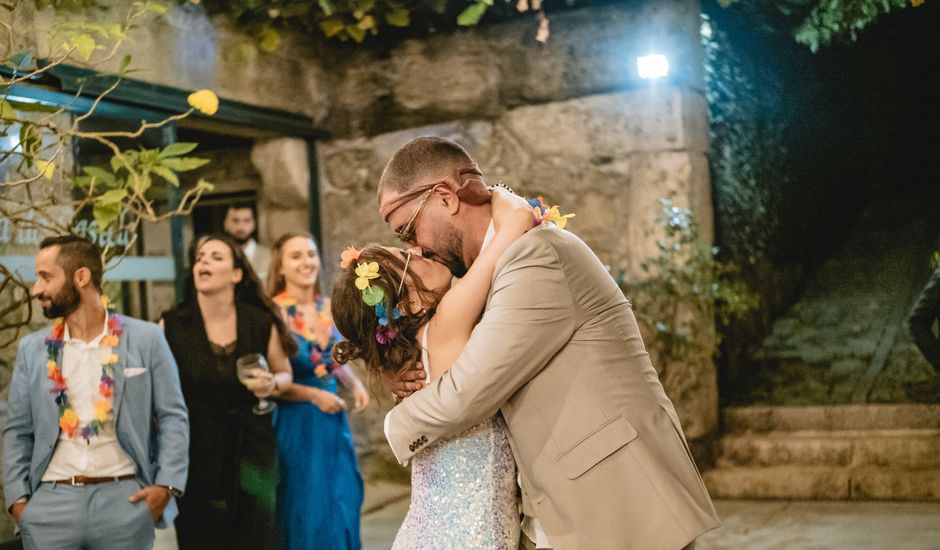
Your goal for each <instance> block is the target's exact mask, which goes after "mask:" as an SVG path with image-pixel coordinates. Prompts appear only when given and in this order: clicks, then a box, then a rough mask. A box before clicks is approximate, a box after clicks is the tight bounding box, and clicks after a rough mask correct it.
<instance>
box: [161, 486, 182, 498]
mask: <svg viewBox="0 0 940 550" xmlns="http://www.w3.org/2000/svg"><path fill="white" fill-rule="evenodd" d="M165 487H166V491H167V492H168V493H170V496H171V497H173V498H180V497H181V496H183V491H180V490H179V489H177V488H176V487H174V486H172V485H165Z"/></svg>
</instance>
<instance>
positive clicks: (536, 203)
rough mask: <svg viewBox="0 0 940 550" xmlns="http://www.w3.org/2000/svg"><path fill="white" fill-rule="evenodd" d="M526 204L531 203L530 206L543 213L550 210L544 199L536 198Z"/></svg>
mask: <svg viewBox="0 0 940 550" xmlns="http://www.w3.org/2000/svg"><path fill="white" fill-rule="evenodd" d="M526 202H528V203H529V206H531V207H532V208H538V209H539V210H541V211H543V212H544V211H546V210H548V205H547V204H545V200H544V199H543V198H542V197H536V198H534V199H529V200H528V201H526Z"/></svg>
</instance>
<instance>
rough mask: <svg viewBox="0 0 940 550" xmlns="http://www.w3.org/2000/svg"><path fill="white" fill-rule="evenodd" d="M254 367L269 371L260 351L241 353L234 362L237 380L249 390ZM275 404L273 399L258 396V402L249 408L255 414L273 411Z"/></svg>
mask: <svg viewBox="0 0 940 550" xmlns="http://www.w3.org/2000/svg"><path fill="white" fill-rule="evenodd" d="M254 369H260V370H263V371H265V372H271V368H270V367H268V362H267V361H265V359H264V356H263V355H261V354H260V353H250V354H248V355H243V356H241V357H239V358H238V361H236V362H235V372H236V374H237V375H238V381H239V382H241V383H242V384H244V385H245V387H246V388H248V389H249V390H251V388H252V386H253V381H254V379H255V376H254V373H253V372H252V371H253V370H254ZM276 406H277V405H275V404H274V402H273V401H271V400H269V399H265V398H264V397H259V398H258V404H257V405H255V406H254V407H252V408H251V412H253V413H255V414H269V413H271V412H272V411H274V408H275V407H276Z"/></svg>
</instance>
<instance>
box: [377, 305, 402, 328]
mask: <svg viewBox="0 0 940 550" xmlns="http://www.w3.org/2000/svg"><path fill="white" fill-rule="evenodd" d="M375 316H376V317H378V318H379V324H380V325H382V326H388V323H389V321H397V320H399V319H401V310H400V309H398V308H397V307H393V308H392V318H391V319H389V317H388V308H387V307H385V302H380V303H379V304H377V305H376V306H375Z"/></svg>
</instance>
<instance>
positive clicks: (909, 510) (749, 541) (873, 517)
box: [362, 487, 940, 550]
mask: <svg viewBox="0 0 940 550" xmlns="http://www.w3.org/2000/svg"><path fill="white" fill-rule="evenodd" d="M370 489H371V487H367V493H368V492H369V490H370ZM379 491H381V492H385V493H383V494H387V491H388V487H384V488H382V489H379ZM396 494H397V495H398V498H397V500H391V501H387V504H386V505H385V506H382V507H379V508H375V509H373V511H372V512H371V513H367V514H365V515H364V516H363V518H362V542H363V550H387V549H388V548H390V547H391V545H392V541H393V540H394V538H395V533H396V532H397V531H398V526H399V525H400V524H401V521H402V519H403V518H404V516H405V513H406V512H407V511H408V498H407V493H406V492H404V493H403V492H401V491H400V490H399V491H398V492H397V493H396ZM373 498H375V497H373ZM715 506H716V508H717V509H718V514H719V516H720V517H721V519H722V522H723V523H724V526H723V527H721V528H720V529H716V530H715V531H712V532H710V533H708V534H706V535H705V536H703V537H701V538H700V539H699V541H698V544H697V546H696V548H697V550H885V549H890V550H940V503H919V502H871V501H870V502H831V501H792V500H777V501H766V500H765V501H748V500H718V501H715Z"/></svg>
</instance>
